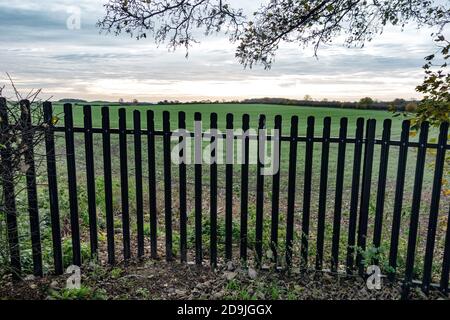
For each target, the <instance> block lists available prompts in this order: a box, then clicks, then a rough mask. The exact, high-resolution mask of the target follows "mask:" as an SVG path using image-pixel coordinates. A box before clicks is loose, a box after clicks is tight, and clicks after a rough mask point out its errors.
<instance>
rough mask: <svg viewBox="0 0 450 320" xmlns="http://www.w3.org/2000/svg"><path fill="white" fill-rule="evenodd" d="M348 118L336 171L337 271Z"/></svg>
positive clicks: (334, 249)
mask: <svg viewBox="0 0 450 320" xmlns="http://www.w3.org/2000/svg"><path fill="white" fill-rule="evenodd" d="M347 126H348V119H347V118H342V119H341V124H340V127H341V128H340V130H339V149H338V163H337V172H336V192H335V200H334V218H333V240H332V244H331V270H332V271H337V269H338V266H339V244H340V238H341V222H342V195H343V186H344V173H345V153H346V149H347V141H346V140H347Z"/></svg>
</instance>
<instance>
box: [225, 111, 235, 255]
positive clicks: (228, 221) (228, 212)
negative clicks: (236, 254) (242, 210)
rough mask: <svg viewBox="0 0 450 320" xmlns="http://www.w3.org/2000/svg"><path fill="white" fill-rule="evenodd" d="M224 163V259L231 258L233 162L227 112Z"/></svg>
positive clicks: (230, 131)
mask: <svg viewBox="0 0 450 320" xmlns="http://www.w3.org/2000/svg"><path fill="white" fill-rule="evenodd" d="M226 130H227V131H226V165H225V168H226V169H225V171H226V172H225V175H226V177H225V180H226V186H225V188H226V190H225V260H228V261H229V260H231V259H232V254H233V162H234V133H233V115H232V114H231V113H229V114H227V125H226Z"/></svg>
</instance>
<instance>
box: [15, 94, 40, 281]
mask: <svg viewBox="0 0 450 320" xmlns="http://www.w3.org/2000/svg"><path fill="white" fill-rule="evenodd" d="M20 109H21V117H20V121H21V128H22V139H23V143H24V144H25V151H24V160H25V165H26V168H27V170H26V172H25V176H26V182H27V195H28V213H29V215H30V234H31V250H32V254H33V271H34V275H35V276H37V277H42V275H43V273H42V248H41V230H40V224H39V206H38V199H37V188H36V166H35V163H34V146H33V143H34V142H33V139H34V133H33V127H32V123H31V106H30V101H28V100H22V101H20Z"/></svg>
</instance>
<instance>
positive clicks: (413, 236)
mask: <svg viewBox="0 0 450 320" xmlns="http://www.w3.org/2000/svg"><path fill="white" fill-rule="evenodd" d="M428 128H429V125H428V123H427V122H424V123H422V125H421V128H420V138H419V150H418V154H417V163H416V174H415V178H414V191H413V201H412V206H411V221H410V225H409V237H408V251H407V256H406V270H405V280H404V283H403V290H402V291H403V292H402V298H403V299H406V298H407V297H408V295H409V289H410V287H411V284H412V280H413V279H412V277H413V271H414V259H415V253H416V243H417V229H418V227H419V213H420V201H421V196H422V185H423V175H424V169H425V157H426V153H427V143H428Z"/></svg>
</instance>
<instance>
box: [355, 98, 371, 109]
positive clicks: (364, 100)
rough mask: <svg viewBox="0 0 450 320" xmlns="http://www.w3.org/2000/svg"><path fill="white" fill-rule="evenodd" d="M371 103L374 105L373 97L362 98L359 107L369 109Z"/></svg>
mask: <svg viewBox="0 0 450 320" xmlns="http://www.w3.org/2000/svg"><path fill="white" fill-rule="evenodd" d="M371 105H373V99H372V98H370V97H365V98H362V99H361V100H359V102H358V108H360V109H367V108H368V107H370V106H371Z"/></svg>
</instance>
